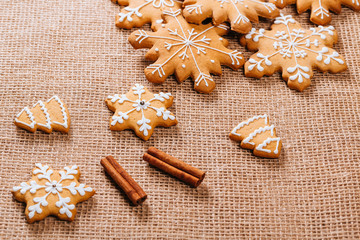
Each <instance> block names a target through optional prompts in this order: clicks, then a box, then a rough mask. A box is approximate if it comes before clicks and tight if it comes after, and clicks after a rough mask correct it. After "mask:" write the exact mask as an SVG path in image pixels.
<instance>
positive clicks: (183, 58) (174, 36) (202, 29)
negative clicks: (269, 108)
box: [129, 10, 244, 93]
mask: <svg viewBox="0 0 360 240" xmlns="http://www.w3.org/2000/svg"><path fill="white" fill-rule="evenodd" d="M163 16H164V18H165V21H166V24H162V26H156V27H155V30H156V32H147V31H144V30H138V31H136V32H133V33H132V34H131V35H130V37H129V42H130V43H131V45H133V47H134V48H136V49H138V48H150V50H149V51H148V52H147V54H146V55H145V58H146V59H148V60H151V61H156V62H155V63H154V64H151V65H150V66H149V67H147V68H146V69H145V75H146V78H147V79H148V80H149V81H150V82H153V83H162V82H164V81H165V79H166V78H167V77H168V76H169V75H171V74H173V73H175V76H176V78H177V80H178V81H179V82H182V81H184V80H185V79H187V78H188V77H189V76H191V77H192V78H193V79H194V81H195V83H194V86H195V89H196V90H197V91H199V92H202V93H210V92H211V91H212V90H213V89H214V88H215V82H214V80H213V78H212V77H211V75H210V73H213V74H216V75H220V74H221V64H223V65H226V66H229V67H230V68H232V69H234V70H236V69H239V68H240V67H241V66H242V65H243V64H244V59H243V56H242V55H241V53H240V52H238V51H236V50H230V49H228V48H226V46H228V44H229V43H228V41H227V40H225V39H223V38H222V37H221V36H220V35H223V34H226V33H227V32H228V29H229V28H228V26H226V25H219V26H217V27H215V26H213V25H212V24H207V25H191V24H188V23H187V22H186V20H185V19H184V18H183V17H182V16H181V11H180V10H177V11H164V13H163Z"/></svg>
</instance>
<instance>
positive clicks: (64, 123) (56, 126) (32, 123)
mask: <svg viewBox="0 0 360 240" xmlns="http://www.w3.org/2000/svg"><path fill="white" fill-rule="evenodd" d="M14 123H15V125H16V126H18V127H20V128H23V129H26V130H28V131H30V132H35V131H36V130H37V129H39V130H41V131H44V132H46V133H51V132H52V131H53V130H54V131H59V132H64V133H67V132H68V131H69V129H70V115H69V111H68V109H67V107H66V105H65V103H64V102H63V101H61V100H60V98H58V97H57V96H53V97H52V98H50V99H49V100H48V101H46V102H43V101H41V100H40V101H38V102H37V103H36V104H35V105H34V106H33V107H32V108H28V107H25V108H24V109H23V110H22V111H21V112H20V113H19V114H18V115H17V116H16V118H15V121H14Z"/></svg>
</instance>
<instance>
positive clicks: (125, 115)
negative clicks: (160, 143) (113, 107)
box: [108, 84, 175, 136]
mask: <svg viewBox="0 0 360 240" xmlns="http://www.w3.org/2000/svg"><path fill="white" fill-rule="evenodd" d="M144 88H145V87H144V86H142V85H140V84H135V86H134V87H133V88H132V90H133V93H134V94H135V95H138V96H139V98H138V99H137V100H135V101H133V100H130V99H128V98H127V97H126V96H125V95H122V97H121V98H120V97H119V95H117V94H116V95H114V96H108V99H109V100H110V101H111V102H113V103H115V102H116V101H118V103H119V104H122V103H123V102H124V101H127V102H130V103H133V105H132V107H133V108H132V109H130V110H129V111H127V112H120V111H119V112H118V113H117V116H116V115H114V116H113V117H112V122H111V125H112V126H115V125H116V124H117V123H119V124H122V123H124V120H127V119H129V114H130V113H132V112H134V111H137V112H141V114H142V118H141V119H140V120H139V121H137V124H138V125H139V126H140V128H139V131H140V132H142V133H143V134H144V136H148V134H149V133H148V130H150V129H151V126H150V125H149V123H150V122H151V120H150V119H147V118H146V117H145V115H144V110H147V109H153V110H154V111H156V116H158V117H161V116H162V118H163V119H164V120H165V121H166V120H168V119H170V120H175V116H174V115H171V112H170V111H168V110H166V109H165V108H163V107H161V108H156V107H154V106H152V105H151V103H152V102H153V101H160V102H164V101H165V100H168V99H170V96H171V93H163V92H160V93H159V94H154V97H153V98H152V99H150V100H144V99H142V94H143V93H145V89H144Z"/></svg>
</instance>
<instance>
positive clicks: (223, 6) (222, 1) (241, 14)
mask: <svg viewBox="0 0 360 240" xmlns="http://www.w3.org/2000/svg"><path fill="white" fill-rule="evenodd" d="M184 5H185V10H184V16H185V18H186V20H188V21H190V22H195V23H200V22H202V21H203V20H205V19H206V18H207V17H208V16H209V15H212V16H213V19H214V23H215V25H217V24H221V23H223V22H224V21H226V20H227V19H228V18H229V20H230V23H231V27H232V29H233V30H234V31H236V32H240V33H248V32H249V31H250V29H251V23H250V21H253V22H257V21H258V15H259V16H262V17H265V18H271V19H272V18H275V17H277V16H279V10H278V9H277V7H276V6H275V5H274V4H273V3H268V2H263V1H258V0H196V1H194V0H185V1H184ZM223 16H226V17H223Z"/></svg>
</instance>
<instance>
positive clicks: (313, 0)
mask: <svg viewBox="0 0 360 240" xmlns="http://www.w3.org/2000/svg"><path fill="white" fill-rule="evenodd" d="M270 2H272V3H274V4H275V5H276V6H277V7H279V8H284V7H286V6H287V5H290V4H295V3H296V6H297V11H298V13H303V12H305V11H306V10H308V9H311V15H310V21H312V22H313V23H316V24H319V25H326V24H328V23H330V22H331V14H330V11H332V12H334V13H336V14H339V13H340V12H341V5H345V6H347V7H349V8H351V9H353V10H354V11H360V1H359V0H270Z"/></svg>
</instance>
